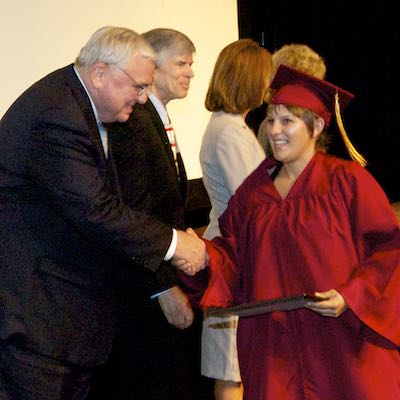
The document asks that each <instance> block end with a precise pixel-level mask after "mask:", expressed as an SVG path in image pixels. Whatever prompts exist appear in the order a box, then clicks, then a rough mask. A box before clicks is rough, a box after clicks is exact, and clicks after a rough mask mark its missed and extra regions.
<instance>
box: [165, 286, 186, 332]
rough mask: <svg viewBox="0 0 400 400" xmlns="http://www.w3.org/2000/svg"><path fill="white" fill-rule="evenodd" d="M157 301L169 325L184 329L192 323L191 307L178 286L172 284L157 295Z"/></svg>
mask: <svg viewBox="0 0 400 400" xmlns="http://www.w3.org/2000/svg"><path fill="white" fill-rule="evenodd" d="M158 302H159V303H160V307H161V309H162V310H163V313H164V315H165V317H166V318H167V320H168V322H169V323H170V324H171V325H174V326H175V327H177V328H179V329H185V328H188V327H189V326H190V325H191V324H192V322H193V310H192V307H191V305H190V302H189V299H188V297H187V296H186V294H185V293H183V292H182V290H181V289H180V288H179V286H173V287H172V288H171V289H169V290H167V291H166V292H164V293H162V294H161V295H160V296H158Z"/></svg>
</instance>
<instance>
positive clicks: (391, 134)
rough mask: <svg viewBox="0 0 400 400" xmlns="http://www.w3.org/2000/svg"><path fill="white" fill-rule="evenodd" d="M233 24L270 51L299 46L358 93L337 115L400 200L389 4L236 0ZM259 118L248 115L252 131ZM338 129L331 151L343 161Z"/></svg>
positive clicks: (394, 43)
mask: <svg viewBox="0 0 400 400" xmlns="http://www.w3.org/2000/svg"><path fill="white" fill-rule="evenodd" d="M350 6H351V7H350ZM238 22H239V36H240V37H241V38H242V37H251V38H253V39H255V40H257V41H259V42H260V44H262V45H263V46H264V47H266V48H268V50H269V51H270V52H273V51H274V50H276V49H278V48H279V47H281V46H282V45H283V44H288V43H304V44H307V45H309V46H310V47H312V48H313V49H314V50H315V51H317V52H318V53H319V54H320V55H321V56H323V57H324V58H325V61H326V64H327V76H326V78H327V80H329V81H331V82H332V83H334V84H337V85H338V86H341V87H343V88H345V89H347V90H349V91H350V92H352V93H353V94H354V95H355V99H354V101H353V102H352V104H351V105H350V107H349V108H348V109H347V110H346V111H345V112H343V115H342V117H343V119H344V123H345V127H346V130H347V132H348V134H349V136H350V138H351V140H352V142H353V144H354V145H355V146H356V147H357V149H358V150H359V151H360V152H361V153H363V154H364V155H365V156H366V158H367V160H368V163H369V164H368V167H367V168H368V170H369V171H370V172H371V173H372V175H373V176H374V177H375V178H376V179H377V180H378V182H379V183H380V184H381V186H382V187H383V188H384V190H385V192H386V193H387V195H388V197H389V199H390V200H391V201H399V200H400V139H399V136H400V125H399V124H400V118H399V103H400V99H399V96H400V90H399V89H400V85H399V70H400V69H399V67H398V59H399V58H400V54H399V53H400V50H399V49H400V45H399V23H398V16H397V13H396V12H395V11H394V10H393V8H392V7H390V4H389V2H387V1H381V2H372V3H370V2H368V3H367V2H365V3H362V2H353V1H351V0H349V1H333V0H326V1H321V0H320V1H307V2H294V1H289V0H281V1H268V0H264V1H255V0H238ZM264 113H265V107H261V108H260V109H259V110H256V111H255V112H253V113H252V114H251V115H249V118H248V122H249V124H250V125H252V127H253V128H254V129H257V127H258V124H259V123H260V121H261V119H262V118H263V116H264ZM335 128H336V127H335V124H332V127H331V128H330V129H331V132H333V134H334V140H333V142H332V145H331V147H330V152H331V153H334V154H336V155H339V156H344V157H346V153H345V150H344V146H343V144H342V142H341V140H340V139H339V134H338V133H337V134H335V132H334V129H335Z"/></svg>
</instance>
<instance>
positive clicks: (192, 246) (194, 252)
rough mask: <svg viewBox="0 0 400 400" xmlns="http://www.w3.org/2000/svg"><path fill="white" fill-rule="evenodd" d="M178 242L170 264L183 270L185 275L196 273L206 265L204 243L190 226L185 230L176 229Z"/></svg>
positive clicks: (206, 255) (206, 258) (206, 256)
mask: <svg viewBox="0 0 400 400" xmlns="http://www.w3.org/2000/svg"><path fill="white" fill-rule="evenodd" d="M177 234H178V242H177V245H176V250H175V253H174V256H173V257H172V265H174V266H175V267H176V268H178V269H180V270H181V271H183V272H184V273H185V274H186V275H190V276H193V275H196V273H197V272H199V271H200V270H202V269H204V268H205V267H206V266H207V265H208V261H209V258H208V254H207V249H206V245H205V243H204V241H203V240H201V239H200V238H199V237H198V236H197V235H196V232H195V231H194V230H193V229H192V228H188V229H187V230H186V232H185V231H177Z"/></svg>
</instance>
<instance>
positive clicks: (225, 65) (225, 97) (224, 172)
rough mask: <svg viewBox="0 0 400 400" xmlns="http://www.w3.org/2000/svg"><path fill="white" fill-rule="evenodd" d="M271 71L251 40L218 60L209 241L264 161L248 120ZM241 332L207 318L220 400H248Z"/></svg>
mask: <svg viewBox="0 0 400 400" xmlns="http://www.w3.org/2000/svg"><path fill="white" fill-rule="evenodd" d="M271 70H272V61H271V55H270V54H269V52H268V51H267V50H266V49H264V48H262V47H260V46H259V45H258V43H256V42H255V41H253V40H251V39H240V40H237V41H235V42H233V43H231V44H229V45H228V46H226V47H225V48H224V49H223V50H222V51H221V53H220V54H219V56H218V59H217V62H216V64H215V67H214V71H213V74H212V77H211V80H210V84H209V88H208V92H207V96H206V101H205V105H206V108H207V109H208V110H209V111H212V112H213V113H212V115H211V118H210V121H209V123H208V125H207V128H206V131H205V133H204V136H203V141H202V145H201V150H200V163H201V168H202V172H203V182H204V185H205V188H206V190H207V193H208V195H209V198H210V202H211V206H212V208H211V212H210V223H209V225H208V227H207V229H206V231H205V233H204V235H203V236H204V237H205V238H206V239H212V238H214V237H215V236H219V235H220V230H219V225H218V218H219V217H220V216H221V214H222V213H223V212H224V211H225V209H226V207H227V205H228V201H229V199H230V198H231V196H232V195H233V194H234V193H235V191H236V189H237V188H238V187H239V186H240V184H241V183H242V182H243V180H244V179H245V178H246V177H247V176H248V175H249V174H250V173H251V172H252V171H253V170H254V169H255V168H256V167H257V166H258V165H259V164H260V163H261V162H262V161H263V160H264V158H265V153H264V150H263V149H262V147H261V146H260V144H259V143H258V141H257V138H256V135H255V134H254V132H253V131H252V130H251V129H250V128H249V127H248V126H247V124H246V122H245V118H246V115H247V113H248V112H249V111H250V110H253V109H255V108H257V107H259V106H260V105H261V104H262V102H263V100H264V97H265V96H266V94H267V91H268V87H269V82H270V77H271ZM236 328H237V318H236V317H229V318H216V317H207V316H205V319H204V322H203V332H202V365H201V371H202V374H203V375H205V376H208V377H211V378H214V379H215V380H216V382H215V397H216V399H217V400H228V399H229V400H240V399H242V398H243V389H242V385H241V378H240V371H239V364H238V358H237V349H236Z"/></svg>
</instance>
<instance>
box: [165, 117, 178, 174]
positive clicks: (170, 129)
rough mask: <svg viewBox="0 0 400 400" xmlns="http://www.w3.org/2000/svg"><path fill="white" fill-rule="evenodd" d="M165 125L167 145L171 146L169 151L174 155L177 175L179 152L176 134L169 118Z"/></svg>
mask: <svg viewBox="0 0 400 400" xmlns="http://www.w3.org/2000/svg"><path fill="white" fill-rule="evenodd" d="M164 127H165V132H166V134H167V136H168V140H169V145H170V146H171V151H172V154H173V156H174V163H175V168H176V173H177V174H178V177H179V165H178V153H179V148H178V144H177V142H176V135H175V131H174V128H173V126H172V124H171V120H170V119H169V118H168V123H167V124H166V125H165V126H164Z"/></svg>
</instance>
